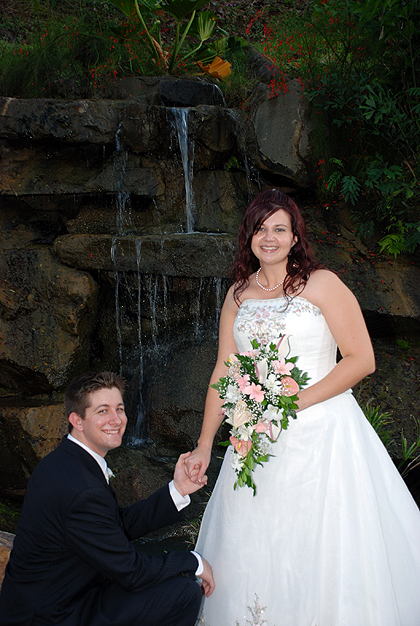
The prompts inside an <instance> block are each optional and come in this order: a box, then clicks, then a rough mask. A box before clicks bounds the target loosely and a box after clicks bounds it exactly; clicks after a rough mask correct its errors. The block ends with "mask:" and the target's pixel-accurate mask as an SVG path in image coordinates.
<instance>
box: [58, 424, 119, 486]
mask: <svg viewBox="0 0 420 626" xmlns="http://www.w3.org/2000/svg"><path fill="white" fill-rule="evenodd" d="M60 447H61V448H62V449H63V450H64V451H65V452H67V453H68V454H72V455H73V456H76V457H77V458H78V459H79V460H80V461H81V462H82V463H83V465H85V466H86V468H87V469H88V470H89V471H90V472H92V474H94V475H95V476H96V477H97V478H99V479H100V480H101V482H102V483H103V484H104V485H106V487H108V488H109V484H108V482H107V480H106V478H105V476H104V473H103V471H102V469H101V468H100V467H99V463H98V462H97V461H96V459H94V458H93V456H92V455H91V454H89V452H86V450H85V449H84V448H82V447H81V446H79V445H78V444H77V443H74V441H70V439H67V436H64V437H63V439H62V440H61V443H60Z"/></svg>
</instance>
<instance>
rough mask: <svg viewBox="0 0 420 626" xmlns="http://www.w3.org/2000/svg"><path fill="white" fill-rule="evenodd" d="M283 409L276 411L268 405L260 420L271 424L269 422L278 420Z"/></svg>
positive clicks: (276, 409) (274, 407)
mask: <svg viewBox="0 0 420 626" xmlns="http://www.w3.org/2000/svg"><path fill="white" fill-rule="evenodd" d="M282 413H283V409H278V408H277V407H276V406H273V405H272V404H268V405H267V408H266V410H265V411H264V413H263V414H262V419H263V420H264V421H265V422H271V420H280V419H281V414H282Z"/></svg>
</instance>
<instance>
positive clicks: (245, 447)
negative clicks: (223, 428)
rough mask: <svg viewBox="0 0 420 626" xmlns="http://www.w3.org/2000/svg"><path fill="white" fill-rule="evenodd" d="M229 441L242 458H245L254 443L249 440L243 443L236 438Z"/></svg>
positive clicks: (230, 438)
mask: <svg viewBox="0 0 420 626" xmlns="http://www.w3.org/2000/svg"><path fill="white" fill-rule="evenodd" d="M229 441H230V443H231V444H232V446H233V447H234V448H235V450H236V452H237V453H238V454H240V455H241V457H242V458H245V457H246V455H247V454H248V452H249V451H250V450H251V448H252V441H250V440H249V439H248V441H241V440H240V439H237V438H236V437H229Z"/></svg>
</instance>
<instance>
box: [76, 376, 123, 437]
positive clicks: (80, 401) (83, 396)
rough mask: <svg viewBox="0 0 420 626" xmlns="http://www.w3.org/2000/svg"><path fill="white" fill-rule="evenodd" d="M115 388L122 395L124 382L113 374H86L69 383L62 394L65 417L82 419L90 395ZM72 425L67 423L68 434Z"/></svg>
mask: <svg viewBox="0 0 420 626" xmlns="http://www.w3.org/2000/svg"><path fill="white" fill-rule="evenodd" d="M113 387H116V388H117V389H118V390H119V391H120V393H121V395H124V389H125V380H124V379H123V378H122V377H121V376H119V375H118V374H114V372H96V373H94V372H87V373H86V374H81V375H80V376H78V377H77V378H75V379H74V380H72V381H71V383H70V384H69V386H68V387H67V389H66V392H65V394H64V409H65V411H66V415H67V417H69V415H70V413H77V415H80V417H81V418H82V419H84V417H85V412H86V409H87V408H88V407H89V406H90V397H89V396H90V394H91V393H93V392H95V391H98V390H99V389H112V388H113ZM71 429H72V425H71V424H70V423H69V432H70V431H71Z"/></svg>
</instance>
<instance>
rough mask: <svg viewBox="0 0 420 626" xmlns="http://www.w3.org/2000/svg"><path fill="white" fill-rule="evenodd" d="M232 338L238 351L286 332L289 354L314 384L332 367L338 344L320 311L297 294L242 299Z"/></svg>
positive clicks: (274, 339)
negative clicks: (290, 298)
mask: <svg viewBox="0 0 420 626" xmlns="http://www.w3.org/2000/svg"><path fill="white" fill-rule="evenodd" d="M233 332H234V338H235V341H236V345H237V347H238V350H239V352H244V351H246V350H249V349H250V348H251V340H252V339H256V340H257V341H258V342H259V343H268V342H270V341H274V342H276V340H278V337H279V335H284V334H286V335H288V336H289V344H290V354H289V356H290V357H292V356H297V357H298V361H297V363H296V365H297V367H298V368H299V369H301V370H302V371H304V372H307V373H308V375H309V377H310V383H309V384H314V383H315V382H317V381H318V380H320V379H321V378H323V377H324V376H326V374H328V372H330V371H331V369H332V368H333V367H334V365H335V363H336V357H337V344H336V342H335V340H334V337H333V336H332V334H331V331H330V329H329V327H328V324H327V322H326V320H325V317H324V316H323V314H322V311H321V310H320V309H319V308H318V307H317V306H315V305H314V304H312V303H311V302H309V300H307V299H306V298H302V297H300V296H297V297H295V298H293V299H292V300H290V301H288V300H287V299H286V298H273V299H263V300H254V299H249V300H244V302H243V303H242V304H241V305H240V307H239V309H238V313H237V315H236V319H235V323H234V328H233Z"/></svg>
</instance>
